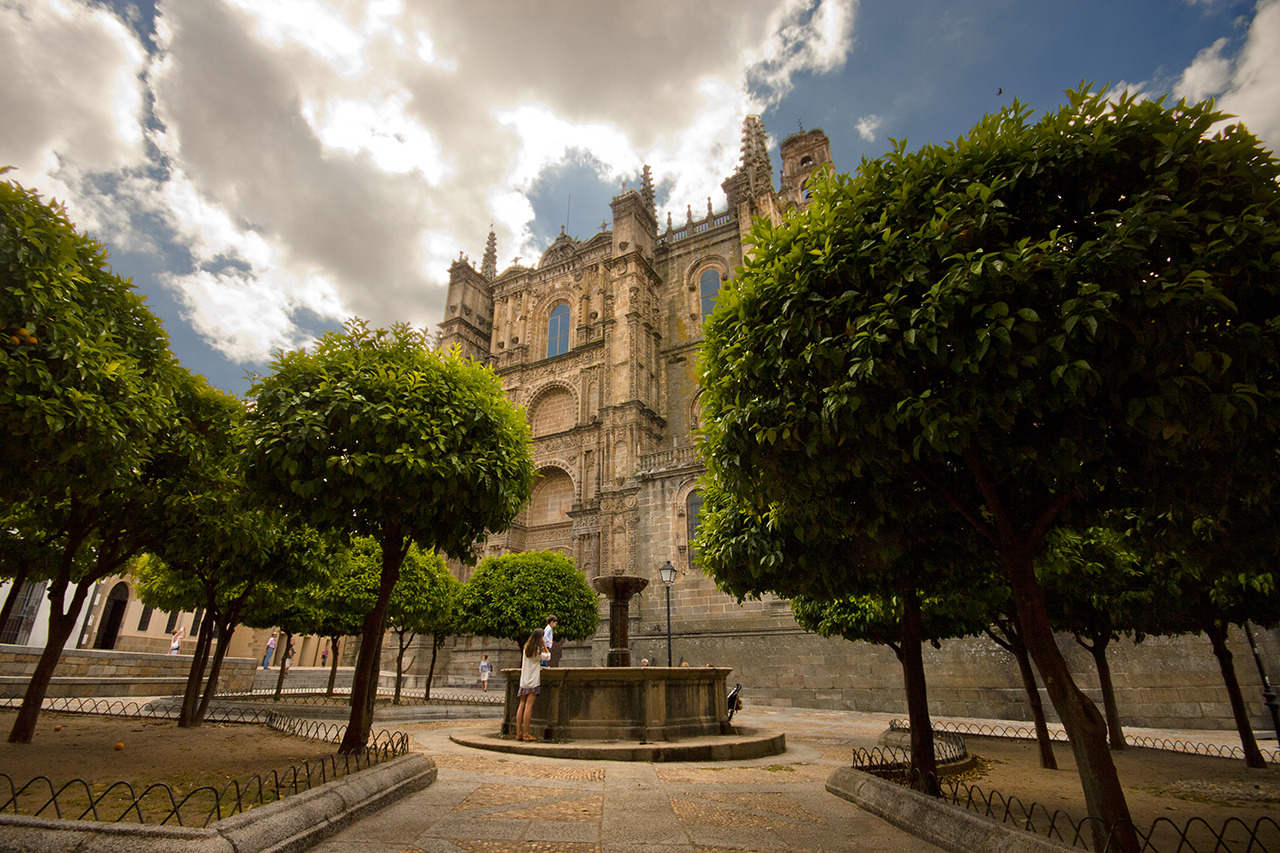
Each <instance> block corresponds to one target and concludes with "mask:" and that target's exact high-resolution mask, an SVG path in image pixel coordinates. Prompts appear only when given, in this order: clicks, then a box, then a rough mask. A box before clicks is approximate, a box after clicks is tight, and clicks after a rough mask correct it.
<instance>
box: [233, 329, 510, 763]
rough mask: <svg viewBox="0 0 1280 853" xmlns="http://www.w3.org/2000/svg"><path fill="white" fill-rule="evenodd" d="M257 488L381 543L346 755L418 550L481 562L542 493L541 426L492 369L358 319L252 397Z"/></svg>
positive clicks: (319, 523)
mask: <svg viewBox="0 0 1280 853" xmlns="http://www.w3.org/2000/svg"><path fill="white" fill-rule="evenodd" d="M250 395H251V396H252V398H253V400H254V406H253V409H252V411H251V412H250V413H249V416H248V418H247V419H246V437H247V445H248V451H247V453H246V456H245V464H246V469H247V475H246V476H247V479H248V481H249V482H250V484H251V486H252V487H254V488H256V489H257V490H259V492H260V493H261V494H263V495H264V496H265V497H266V498H267V499H269V500H272V501H276V502H279V503H280V505H281V506H283V507H284V508H286V509H287V510H288V511H290V512H294V513H297V514H298V515H299V516H300V517H302V518H303V519H305V520H306V521H307V522H308V523H309V524H311V525H313V526H314V527H316V528H317V529H319V530H321V531H331V532H334V533H338V534H340V535H343V536H371V537H372V538H373V539H374V540H375V541H376V542H377V543H378V546H379V547H380V548H381V552H382V571H381V575H380V578H379V588H378V596H377V599H376V600H375V603H374V607H373V609H372V610H370V611H369V614H368V616H367V617H366V619H365V623H364V627H363V630H362V637H361V644H360V653H359V657H358V659H357V661H356V671H355V676H354V679H353V683H352V699H351V703H352V711H351V720H350V722H349V724H348V727H347V734H346V736H345V738H344V740H343V742H342V746H341V749H342V750H343V751H344V752H350V751H353V750H358V749H362V748H364V746H365V743H366V741H367V740H368V736H369V729H370V726H371V725H372V720H373V702H374V696H375V693H376V690H377V667H378V661H379V658H380V656H381V649H382V636H383V633H384V631H385V629H386V614H387V606H388V603H389V602H390V599H391V593H392V589H393V588H394V587H395V584H396V581H397V580H398V578H399V572H400V564H401V563H402V562H403V560H404V556H405V553H406V552H407V550H408V548H409V545H410V544H417V545H418V546H419V547H420V548H422V549H424V550H436V549H439V550H443V551H446V552H447V553H449V554H450V555H452V556H454V557H457V558H459V559H462V560H465V561H470V560H471V559H473V558H474V555H473V548H474V543H475V542H476V541H477V540H480V539H483V538H485V537H486V536H487V535H488V534H490V533H493V532H497V531H501V530H505V529H506V527H507V526H508V525H509V524H510V523H511V521H512V519H514V518H515V516H516V514H517V513H518V512H519V511H520V509H521V507H522V506H523V505H524V503H525V501H527V500H528V498H529V493H530V489H531V487H532V485H533V477H534V470H533V459H532V457H531V455H530V440H529V427H528V424H527V423H526V421H525V418H524V415H523V413H522V412H521V411H520V409H519V408H517V407H516V406H514V405H512V404H511V403H510V402H508V401H507V399H506V398H505V397H504V396H503V394H502V388H501V385H500V384H499V382H498V379H497V377H496V376H495V375H494V373H493V371H491V370H489V369H488V368H486V367H484V366H483V365H481V364H478V363H476V362H472V361H467V360H465V359H464V358H462V356H461V355H460V354H459V353H458V352H457V351H452V352H445V353H438V352H433V351H431V349H430V348H429V340H428V339H427V337H426V336H425V335H424V334H422V333H420V332H416V331H414V330H413V329H411V328H410V327H409V326H407V325H404V324H398V325H395V326H393V327H392V328H391V329H389V330H388V329H377V330H371V329H369V328H368V326H367V325H366V324H365V323H363V322H361V321H359V320H352V321H350V322H348V323H347V325H346V328H345V330H344V331H343V332H329V333H327V334H325V335H324V336H323V337H322V338H321V339H320V341H319V342H318V343H317V344H316V345H315V346H314V347H313V348H312V349H309V350H299V351H294V352H281V353H278V354H277V355H276V357H275V360H274V362H273V364H272V370H271V372H270V373H269V374H268V375H267V376H264V377H261V378H259V379H258V380H257V381H256V382H254V384H253V386H252V388H251V389H250Z"/></svg>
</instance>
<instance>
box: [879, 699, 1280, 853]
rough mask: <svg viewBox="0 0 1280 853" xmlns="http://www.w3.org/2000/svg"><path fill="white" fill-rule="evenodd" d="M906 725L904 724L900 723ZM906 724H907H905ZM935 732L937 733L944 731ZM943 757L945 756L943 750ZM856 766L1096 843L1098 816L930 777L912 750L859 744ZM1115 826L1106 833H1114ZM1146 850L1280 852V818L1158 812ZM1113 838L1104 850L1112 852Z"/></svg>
mask: <svg viewBox="0 0 1280 853" xmlns="http://www.w3.org/2000/svg"><path fill="white" fill-rule="evenodd" d="M899 725H901V724H899ZM899 730H901V729H899ZM943 734H945V733H943V732H935V733H934V736H935V738H937V737H939V736H940V735H943ZM938 761H939V763H943V762H944V758H943V752H942V751H939V754H938ZM853 767H854V769H856V770H861V771H863V772H865V773H870V774H872V775H874V776H877V777H879V778H881V779H886V780H888V781H891V782H896V783H897V784H900V785H903V786H906V787H911V788H915V789H916V790H922V791H924V790H933V791H935V792H936V793H937V795H938V796H939V797H940V798H941V799H944V800H946V801H947V802H950V803H952V804H953V805H956V806H960V807H961V808H964V809H967V810H968V811H971V812H975V813H977V814H980V815H983V816H985V817H989V818H991V819H993V820H996V821H999V822H1000V823H1008V824H1011V825H1013V826H1016V827H1018V828H1019V829H1022V830H1025V831H1028V832H1034V833H1036V834H1037V835H1042V836H1044V837H1046V838H1051V839H1054V840H1057V841H1061V842H1064V843H1066V844H1069V845H1071V846H1073V847H1080V848H1082V849H1086V850H1093V849H1095V848H1094V846H1093V843H1092V841H1093V828H1094V826H1095V825H1096V821H1095V820H1094V819H1093V818H1088V817H1086V818H1083V819H1081V820H1076V819H1075V818H1073V817H1072V816H1071V815H1069V814H1068V813H1067V812H1065V811H1063V810H1062V809H1057V808H1055V809H1050V808H1048V807H1047V806H1045V805H1043V804H1042V803H1039V802H1036V801H1032V802H1030V803H1028V802H1024V801H1023V800H1022V799H1021V798H1020V797H1016V796H1005V795H1004V794H1002V793H1000V792H999V791H995V790H990V791H984V790H983V789H982V788H980V787H978V786H977V785H970V784H968V783H966V782H963V781H961V780H959V779H955V778H948V777H946V776H941V777H934V776H932V775H930V776H928V777H925V776H924V775H923V774H921V772H920V771H919V770H918V769H916V767H915V766H914V765H913V764H912V762H911V753H910V750H905V749H894V748H889V747H877V748H875V749H858V750H855V751H854V753H853ZM1113 829H1114V827H1109V828H1108V831H1107V832H1106V833H1105V835H1106V837H1108V838H1110V836H1111V831H1112V830H1113ZM1134 829H1135V832H1136V833H1137V835H1138V840H1139V841H1140V842H1141V848H1140V850H1141V851H1142V853H1199V851H1214V853H1280V824H1278V823H1277V822H1276V820H1275V818H1272V817H1260V818H1258V819H1257V820H1255V821H1253V822H1252V824H1250V823H1248V822H1246V821H1244V820H1241V819H1240V818H1235V817H1232V818H1228V819H1227V820H1226V821H1225V822H1224V823H1223V825H1222V827H1221V828H1217V829H1215V828H1214V827H1213V826H1211V825H1210V824H1209V822H1208V821H1206V820H1205V819H1204V818H1199V817H1192V818H1190V819H1188V820H1187V821H1186V822H1185V823H1182V824H1178V823H1175V822H1174V821H1172V820H1170V819H1169V818H1163V817H1162V818H1157V819H1156V820H1155V821H1153V822H1152V825H1151V827H1150V828H1149V829H1148V830H1147V831H1146V832H1143V830H1142V829H1141V828H1140V827H1135V828H1134ZM1109 849H1110V842H1108V843H1107V844H1106V845H1104V847H1103V848H1102V850H1101V853H1107V851H1108V850H1109Z"/></svg>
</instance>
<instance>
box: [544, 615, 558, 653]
mask: <svg viewBox="0 0 1280 853" xmlns="http://www.w3.org/2000/svg"><path fill="white" fill-rule="evenodd" d="M558 622H559V620H557V619H556V617H555V616H554V615H552V616H548V617H547V627H545V628H543V629H542V646H543V649H544V652H543V655H542V665H543V666H552V662H551V650H552V649H554V648H555V639H554V638H553V637H552V634H553V633H554V632H555V627H556V625H557V624H558ZM556 663H559V661H558V660H557V661H556Z"/></svg>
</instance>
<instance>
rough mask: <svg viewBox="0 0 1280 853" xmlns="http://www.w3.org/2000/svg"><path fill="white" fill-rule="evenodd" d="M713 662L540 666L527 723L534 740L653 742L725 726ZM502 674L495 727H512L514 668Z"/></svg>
mask: <svg viewBox="0 0 1280 853" xmlns="http://www.w3.org/2000/svg"><path fill="white" fill-rule="evenodd" d="M732 671H733V670H731V669H728V668H717V667H696V668H695V667H663V666H646V667H619V666H610V667H566V668H563V669H561V668H557V667H547V668H545V669H543V670H542V692H541V693H539V694H538V697H537V699H535V700H534V705H533V719H532V724H531V729H532V731H533V733H534V734H535V735H536V736H538V737H539V739H541V740H546V741H552V742H564V741H572V740H595V741H638V742H641V743H650V742H655V741H668V740H676V739H679V738H690V737H703V736H707V735H727V734H729V733H730V731H731V729H730V725H729V712H728V708H727V706H726V702H725V700H726V696H727V695H728V694H727V691H726V689H725V682H726V680H727V679H728V677H729V673H730V672H732ZM503 675H505V676H506V679H507V694H506V707H505V709H504V713H503V719H502V733H503V734H504V735H512V734H515V730H516V708H517V707H519V704H520V703H519V698H518V697H517V693H518V691H519V687H520V671H519V670H518V669H510V670H503Z"/></svg>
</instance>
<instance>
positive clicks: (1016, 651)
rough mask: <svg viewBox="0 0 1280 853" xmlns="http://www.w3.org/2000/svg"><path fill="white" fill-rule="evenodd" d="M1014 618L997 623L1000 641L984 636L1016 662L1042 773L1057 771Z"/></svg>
mask: <svg viewBox="0 0 1280 853" xmlns="http://www.w3.org/2000/svg"><path fill="white" fill-rule="evenodd" d="M1017 621H1018V620H1017V617H1016V616H1015V617H1010V622H1009V623H1008V624H1004V623H997V624H998V627H999V630H1000V631H1001V633H1003V634H1004V637H1005V639H1003V640H1002V639H1000V638H999V637H997V636H996V635H995V634H993V633H992V632H991V629H987V636H988V637H990V638H991V639H993V640H995V642H996V644H997V645H999V646H1000V647H1001V648H1002V649H1004V650H1005V651H1007V652H1008V653H1009V654H1011V655H1013V659H1014V660H1016V661H1017V662H1018V674H1019V675H1021V676H1022V689H1023V690H1024V691H1026V694H1027V704H1028V705H1029V706H1031V719H1032V720H1034V721H1035V727H1036V744H1037V745H1038V746H1039V747H1040V766H1041V767H1043V768H1044V769H1045V770H1057V769H1058V757H1057V756H1056V755H1054V754H1053V740H1052V738H1050V737H1049V723H1048V721H1047V720H1045V717H1044V703H1043V702H1041V701H1040V689H1039V688H1038V687H1037V686H1036V673H1035V670H1034V669H1032V668H1031V656H1030V655H1028V654H1027V644H1026V643H1025V642H1023V640H1022V629H1021V627H1020V626H1018V625H1017Z"/></svg>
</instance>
